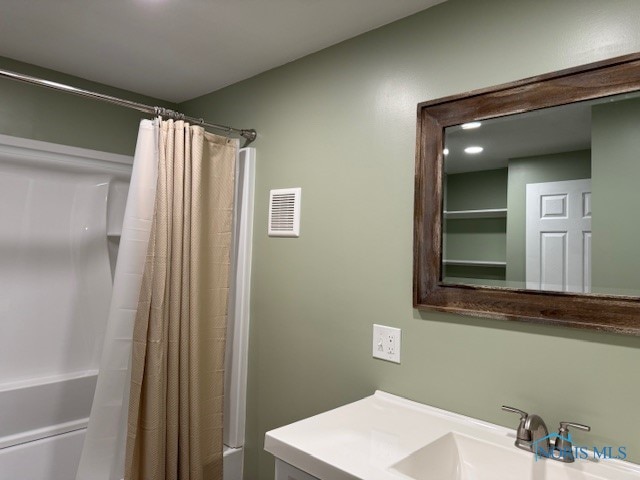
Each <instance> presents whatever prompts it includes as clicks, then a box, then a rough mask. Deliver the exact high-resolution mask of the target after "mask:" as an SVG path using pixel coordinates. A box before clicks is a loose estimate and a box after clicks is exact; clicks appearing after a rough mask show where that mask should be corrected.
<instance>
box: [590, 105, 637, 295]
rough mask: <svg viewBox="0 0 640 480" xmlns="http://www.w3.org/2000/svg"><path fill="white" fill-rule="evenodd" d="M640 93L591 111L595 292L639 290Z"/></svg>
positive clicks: (630, 292)
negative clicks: (632, 98)
mask: <svg viewBox="0 0 640 480" xmlns="http://www.w3.org/2000/svg"><path fill="white" fill-rule="evenodd" d="M639 133H640V99H634V100H626V101H618V102H615V103H604V104H601V105H596V106H594V107H593V110H592V114H591V149H592V160H591V162H592V169H593V179H592V181H591V188H592V193H593V204H592V209H593V212H592V214H593V219H592V225H591V227H592V231H593V232H594V234H593V238H592V245H591V247H592V252H591V261H592V271H591V275H592V277H591V283H592V285H593V291H594V292H601V293H614V294H628V295H638V294H639V292H640V255H639V254H638V244H639V243H640V242H639V241H638V239H639V238H640V221H638V207H640V198H639V192H640V189H639V188H638V180H640V134H639Z"/></svg>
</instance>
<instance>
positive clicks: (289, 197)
mask: <svg viewBox="0 0 640 480" xmlns="http://www.w3.org/2000/svg"><path fill="white" fill-rule="evenodd" d="M301 195H302V189H301V188H282V189H279V190H271V192H269V236H270V237H299V236H300V196H301Z"/></svg>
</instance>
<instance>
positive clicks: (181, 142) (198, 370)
mask: <svg viewBox="0 0 640 480" xmlns="http://www.w3.org/2000/svg"><path fill="white" fill-rule="evenodd" d="M143 124H144V122H143ZM144 125H147V126H148V124H144ZM152 126H153V129H152V130H153V134H152V135H151V136H152V137H153V138H152V139H151V140H150V139H149V135H148V134H147V133H146V132H144V133H143V131H142V130H143V129H142V127H143V125H141V131H140V136H139V139H138V145H137V147H136V156H135V161H134V172H133V174H132V181H131V187H130V188H131V191H130V194H129V199H128V203H127V212H126V214H125V216H126V217H127V218H128V214H129V210H130V209H131V211H132V212H133V214H132V217H134V218H136V219H137V220H139V221H140V224H141V225H140V226H141V227H143V228H141V229H139V230H138V229H136V228H135V227H134V228H132V229H133V230H135V233H136V234H138V237H137V239H138V240H140V241H138V243H135V245H134V247H132V248H130V250H131V253H130V254H127V253H126V252H127V248H124V250H123V247H126V245H127V242H126V240H127V237H133V235H132V234H130V235H125V230H124V229H123V236H122V240H121V247H120V248H121V252H120V253H119V258H118V264H117V267H116V275H115V280H114V283H115V284H116V285H114V299H113V300H112V304H111V311H110V315H109V320H110V322H109V326H108V332H107V339H106V341H105V347H104V352H103V358H102V363H101V368H100V373H99V377H98V387H97V388H96V397H95V399H94V405H93V408H92V413H91V418H90V423H89V429H88V431H87V438H86V441H85V447H84V450H83V455H82V460H81V464H80V469H79V471H78V476H77V479H78V480H89V479H91V480H94V479H95V480H107V479H108V480H119V479H121V478H123V477H122V472H123V466H124V467H125V468H124V470H125V478H126V479H127V480H138V479H145V480H152V479H163V480H177V479H178V478H179V479H180V480H210V479H211V480H217V479H221V478H222V409H223V392H222V390H223V384H224V369H223V361H224V344H225V327H226V313H227V296H228V295H227V294H228V288H229V262H230V250H231V242H232V238H231V237H232V233H231V232H232V212H233V190H234V168H235V160H236V155H237V150H238V141H237V140H230V139H227V138H224V137H219V136H216V135H213V134H210V133H207V132H205V131H204V129H203V128H202V127H197V126H190V125H189V124H187V123H184V122H182V121H178V122H173V121H172V120H169V121H164V122H160V121H156V122H155V123H154V124H153V125H152ZM143 137H144V139H142V138H143ZM141 139H142V140H141ZM141 143H142V144H144V145H145V146H146V147H143V146H142V145H141ZM138 150H140V152H141V153H140V157H139V155H138ZM143 155H144V156H145V160H140V163H141V164H146V165H153V168H152V169H151V170H153V171H147V172H146V174H147V175H148V176H149V177H151V179H152V184H153V186H154V187H156V188H154V189H152V190H153V193H151V192H150V189H149V188H146V189H145V188H144V187H142V188H139V190H140V189H145V190H146V193H147V195H146V196H144V198H142V196H140V197H136V196H135V195H134V191H135V190H134V188H135V186H134V183H136V184H137V183H138V182H139V183H142V181H141V179H140V177H142V176H143V174H142V173H141V172H138V175H137V176H136V172H137V169H138V168H139V166H137V165H136V163H137V162H138V161H139V158H141V157H142V156H143ZM141 168H143V167H141ZM147 170H149V169H147ZM154 176H155V177H156V178H157V182H154V181H153V179H154ZM134 178H135V182H134ZM144 180H146V181H149V178H145V179H144ZM156 185H157V186H156ZM150 199H151V201H150ZM139 203H141V204H143V205H144V208H142V207H139V206H134V205H136V204H139ZM149 212H151V215H149ZM126 222H127V220H125V224H126ZM142 224H143V225H142ZM125 227H126V225H125ZM149 227H150V228H149ZM143 231H144V232H143ZM145 238H146V240H147V242H146V243H145V242H144V239H145ZM133 250H137V252H136V253H137V255H134V254H133ZM141 254H142V255H143V256H144V257H146V258H144V259H143V260H144V262H143V261H141V260H140V255H141ZM119 274H120V275H119ZM119 281H120V282H128V283H129V285H127V286H126V287H125V288H123V289H124V290H126V292H124V293H125V299H124V301H122V300H121V301H117V299H116V296H115V292H116V290H119V288H118V285H117V283H118V282H119ZM136 287H137V288H136ZM138 292H139V296H138ZM118 317H119V318H118ZM134 317H135V321H132V320H133V318H134ZM112 321H113V322H115V323H116V326H114V327H112V325H111V324H112ZM134 324H135V325H134ZM110 333H111V334H110ZM129 358H131V362H130V363H129ZM129 367H130V368H129ZM129 379H130V386H131V387H130V391H129V388H128V387H129ZM127 397H128V398H127ZM127 400H128V402H127ZM127 403H128V414H127ZM125 422H126V423H127V428H125ZM125 438H126V451H125V450H124V446H125Z"/></svg>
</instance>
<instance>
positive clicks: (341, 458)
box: [265, 392, 640, 480]
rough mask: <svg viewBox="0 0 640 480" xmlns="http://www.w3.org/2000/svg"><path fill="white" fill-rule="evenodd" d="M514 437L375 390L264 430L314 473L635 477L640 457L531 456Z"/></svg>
mask: <svg viewBox="0 0 640 480" xmlns="http://www.w3.org/2000/svg"><path fill="white" fill-rule="evenodd" d="M498 408H499V406H496V409H498ZM514 426H515V425H514ZM515 439H516V432H515V430H514V429H513V428H504V427H502V426H499V425H494V424H491V423H488V422H483V421H481V420H478V419H474V418H470V417H465V416H462V415H459V414H456V413H452V412H448V411H445V410H440V409H437V408H434V407H430V406H428V405H421V404H419V403H416V402H412V401H410V400H406V399H404V398H401V397H397V396H395V395H390V394H388V393H384V392H376V393H375V395H372V396H370V397H366V398H364V399H362V400H359V401H357V402H354V403H350V404H348V405H344V406H342V407H339V408H336V409H334V410H331V411H329V412H325V413H321V414H319V415H316V416H314V417H310V418H306V419H304V420H300V421H298V422H296V423H293V424H291V425H287V426H284V427H280V428H277V429H275V430H271V431H270V432H267V434H266V435H265V449H266V450H267V451H268V452H271V453H272V454H273V455H274V456H275V457H276V458H278V459H280V460H281V461H283V462H285V463H287V464H289V465H291V466H293V467H295V468H296V469H298V470H300V471H303V472H306V473H308V474H309V475H311V476H312V478H318V479H320V480H640V465H636V464H633V463H629V462H624V461H621V460H612V459H605V458H602V457H599V458H598V459H596V458H595V455H594V454H593V452H591V453H590V454H589V456H588V458H584V459H583V458H579V459H576V461H575V462H574V463H562V462H558V461H555V460H551V459H545V458H540V459H539V460H538V461H536V457H535V455H534V454H533V453H531V452H526V451H524V450H520V449H518V448H516V447H515V446H514V444H513V443H514V441H515ZM617 446H618V445H613V447H614V448H615V447H617Z"/></svg>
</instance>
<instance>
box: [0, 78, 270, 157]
mask: <svg viewBox="0 0 640 480" xmlns="http://www.w3.org/2000/svg"><path fill="white" fill-rule="evenodd" d="M0 77H4V78H10V79H12V80H17V81H19V82H25V83H30V84H32V85H38V86H40V87H46V88H51V89H53V90H60V91H63V92H67V93H71V94H73V95H78V96H80V97H86V98H92V99H94V100H100V101H102V102H107V103H112V104H115V105H120V106H121V107H127V108H132V109H134V110H138V111H139V112H144V113H149V114H152V115H157V116H160V117H167V118H172V119H174V120H185V121H187V122H190V123H195V124H198V125H201V126H203V127H207V128H212V129H214V130H220V131H223V132H226V133H228V134H229V133H234V134H236V135H240V136H241V137H243V138H244V139H245V140H246V142H245V144H244V146H245V147H246V146H247V145H249V144H250V143H251V142H253V141H254V140H255V139H256V137H257V136H258V134H257V132H256V131H255V130H253V129H249V130H245V129H239V128H233V127H227V126H226V125H216V124H215V123H208V122H205V121H204V120H203V119H202V118H195V117H189V116H188V115H184V114H183V113H179V112H176V111H174V110H171V109H169V108H164V107H152V106H151V105H145V104H144V103H138V102H132V101H131V100H124V99H122V98H118V97H112V96H111V95H104V94H102V93H96V92H92V91H90V90H83V89H82V88H76V87H72V86H70V85H65V84H64V83H58V82H52V81H50V80H43V79H41V78H37V77H31V76H29V75H24V74H22V73H16V72H11V71H9V70H3V69H0Z"/></svg>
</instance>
